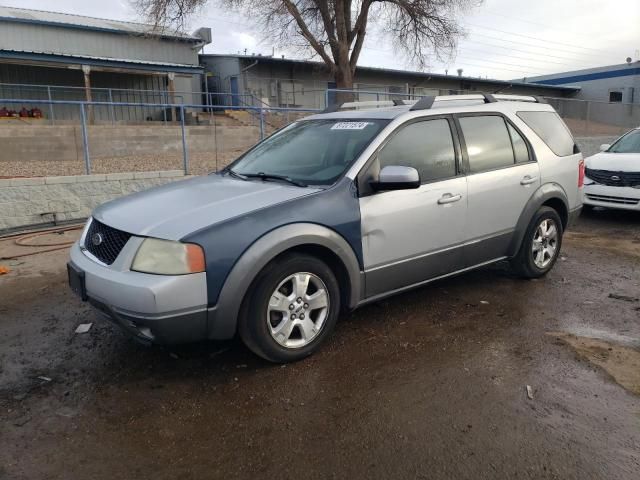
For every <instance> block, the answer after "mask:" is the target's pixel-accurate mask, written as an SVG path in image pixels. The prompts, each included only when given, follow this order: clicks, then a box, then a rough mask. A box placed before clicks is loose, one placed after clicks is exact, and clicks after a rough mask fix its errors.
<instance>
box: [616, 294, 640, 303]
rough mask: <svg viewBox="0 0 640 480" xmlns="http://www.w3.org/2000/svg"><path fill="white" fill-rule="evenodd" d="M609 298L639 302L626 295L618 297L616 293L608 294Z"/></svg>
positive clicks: (637, 299)
mask: <svg viewBox="0 0 640 480" xmlns="http://www.w3.org/2000/svg"><path fill="white" fill-rule="evenodd" d="M609 298H613V299H615V300H623V301H625V302H637V301H640V299H639V298H636V297H630V296H628V295H618V294H617V293H610V294H609Z"/></svg>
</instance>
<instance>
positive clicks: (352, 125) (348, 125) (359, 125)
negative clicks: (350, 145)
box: [331, 122, 371, 130]
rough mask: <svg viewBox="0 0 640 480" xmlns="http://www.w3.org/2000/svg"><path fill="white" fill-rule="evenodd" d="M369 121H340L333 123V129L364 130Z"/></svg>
mask: <svg viewBox="0 0 640 480" xmlns="http://www.w3.org/2000/svg"><path fill="white" fill-rule="evenodd" d="M367 125H371V124H370V123H369V122H338V123H335V124H333V126H332V127H331V130H364V128H365V127H366V126H367Z"/></svg>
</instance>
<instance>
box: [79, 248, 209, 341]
mask: <svg viewBox="0 0 640 480" xmlns="http://www.w3.org/2000/svg"><path fill="white" fill-rule="evenodd" d="M141 242H142V239H141V238H137V237H132V238H131V239H130V240H129V242H127V244H126V245H125V247H124V248H123V249H122V251H121V252H120V255H119V256H118V258H117V259H116V261H115V262H114V263H113V264H112V265H109V266H106V265H102V264H100V263H98V262H96V261H95V260H93V259H91V258H89V257H88V256H87V255H86V254H85V253H84V252H83V251H82V249H81V248H80V246H79V244H78V242H76V243H75V244H74V245H73V247H71V260H70V263H71V264H72V265H73V266H74V267H75V269H76V270H80V271H81V272H83V273H84V282H85V283H84V285H85V289H86V296H87V299H88V301H89V303H91V304H92V305H93V306H94V307H96V308H97V309H98V310H99V311H101V312H102V313H104V314H105V315H107V316H108V317H109V318H110V319H112V320H113V321H115V322H116V323H117V324H118V325H120V326H121V327H122V328H123V329H124V330H125V331H126V332H127V333H129V334H130V335H132V336H133V337H135V338H136V339H138V340H140V341H142V342H145V343H160V344H175V343H187V342H194V341H199V340H204V339H206V338H207V282H206V276H205V275H206V274H205V273H196V274H190V275H171V276H170V275H152V274H147V273H139V272H133V271H131V270H129V265H131V260H132V259H133V256H134V255H135V252H136V251H137V249H138V247H139V245H140V243H141Z"/></svg>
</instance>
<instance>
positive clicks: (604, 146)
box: [600, 143, 611, 152]
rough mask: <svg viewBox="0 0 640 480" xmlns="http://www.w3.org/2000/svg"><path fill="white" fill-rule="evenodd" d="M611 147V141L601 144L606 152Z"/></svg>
mask: <svg viewBox="0 0 640 480" xmlns="http://www.w3.org/2000/svg"><path fill="white" fill-rule="evenodd" d="M610 147H611V144H610V143H603V144H602V145H600V151H601V152H606V151H607V150H609V148H610Z"/></svg>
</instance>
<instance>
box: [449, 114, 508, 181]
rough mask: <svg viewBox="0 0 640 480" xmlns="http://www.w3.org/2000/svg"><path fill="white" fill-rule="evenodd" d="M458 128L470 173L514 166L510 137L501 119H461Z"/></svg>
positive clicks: (492, 116)
mask: <svg viewBox="0 0 640 480" xmlns="http://www.w3.org/2000/svg"><path fill="white" fill-rule="evenodd" d="M460 126H461V127H462V135H463V136H464V141H465V143H466V145H467V154H468V155H469V171H470V173H477V172H483V171H485V170H491V169H494V168H501V167H507V166H509V165H513V164H514V157H513V148H512V147H511V137H510V136H509V131H508V130H507V125H506V124H505V123H504V120H503V119H502V117H500V116H498V115H491V116H489V115H487V116H477V117H462V118H460Z"/></svg>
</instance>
